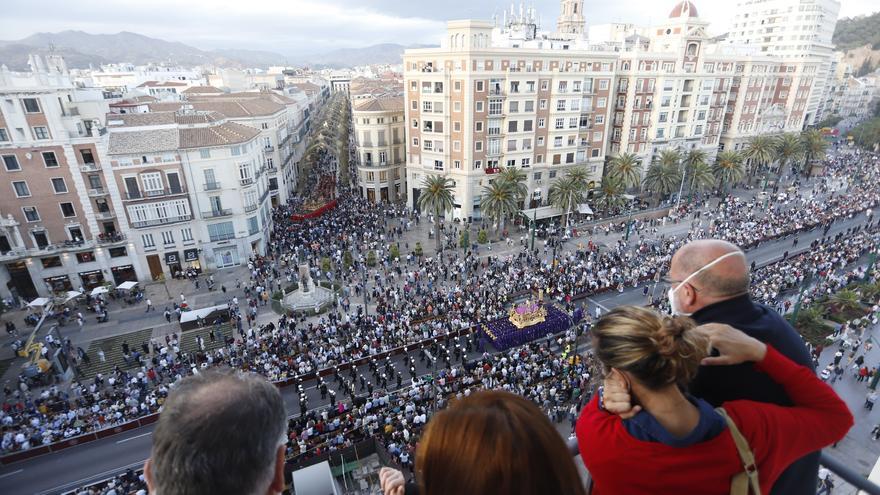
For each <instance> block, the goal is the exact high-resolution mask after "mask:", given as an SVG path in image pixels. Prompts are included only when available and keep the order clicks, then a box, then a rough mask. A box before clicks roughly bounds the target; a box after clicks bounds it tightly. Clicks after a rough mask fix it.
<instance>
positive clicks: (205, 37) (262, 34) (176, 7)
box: [0, 0, 872, 56]
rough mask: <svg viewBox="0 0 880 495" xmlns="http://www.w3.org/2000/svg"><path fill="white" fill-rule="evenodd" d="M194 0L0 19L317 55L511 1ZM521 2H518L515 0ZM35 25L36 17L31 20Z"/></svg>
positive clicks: (713, 9) (713, 25)
mask: <svg viewBox="0 0 880 495" xmlns="http://www.w3.org/2000/svg"><path fill="white" fill-rule="evenodd" d="M219 3H220V6H219V7H218V2H206V1H202V0H194V1H191V2H186V3H184V4H180V3H176V2H171V1H170V0H159V1H157V2H153V3H150V4H149V5H147V4H142V3H139V2H129V1H127V0H125V1H120V2H114V3H113V5H112V8H109V6H108V3H107V2H106V1H101V0H88V1H84V2H77V3H75V4H74V3H68V2H59V1H57V0H49V1H48V2H47V3H41V4H40V5H39V7H38V6H37V5H35V4H33V3H31V2H24V1H22V0H13V1H11V2H9V3H8V4H7V5H5V6H4V16H3V19H0V29H2V31H3V32H4V38H5V41H11V40H17V39H22V38H25V37H27V36H30V35H32V34H35V33H39V32H58V31H62V30H81V31H86V32H88V33H93V34H111V33H117V32H120V31H131V32H135V33H138V34H143V35H146V36H151V37H156V38H161V39H164V40H167V41H178V42H182V43H186V44H190V45H192V46H195V47H197V48H200V49H221V48H222V49H230V48H244V49H254V50H267V51H274V52H277V53H279V54H281V55H285V56H306V55H315V54H318V53H320V52H322V51H327V50H332V49H337V48H357V47H364V46H370V45H374V44H379V43H399V44H402V45H413V44H436V43H438V41H439V39H440V37H441V36H442V35H443V33H444V31H445V28H446V21H448V20H453V19H465V18H471V19H481V20H491V19H492V17H493V15H497V16H498V19H499V20H500V19H501V18H502V16H503V11H504V10H505V8H507V9H509V8H510V3H509V2H497V3H494V2H485V3H481V5H479V6H475V5H474V4H473V3H472V2H464V1H461V0H453V1H451V2H444V3H443V4H442V5H440V4H438V5H436V6H435V5H433V4H431V3H428V2H391V1H388V0H374V1H371V2H369V4H368V5H363V4H362V3H358V2H354V1H353V0H333V1H331V2H320V3H319V2H314V1H311V0H296V1H294V2H277V1H274V0H264V1H259V2H252V3H247V4H242V3H236V2H228V1H222V2H219ZM673 4H674V2H669V4H668V5H666V4H662V3H657V2H650V1H648V0H630V1H628V2H626V4H625V7H621V6H620V5H619V4H617V3H615V4H599V5H591V4H588V5H586V14H585V17H586V22H587V25H595V24H602V23H608V22H627V23H634V24H636V25H652V24H655V23H657V22H662V21H663V20H664V19H665V18H666V16H667V14H668V9H670V8H672V5H673ZM524 5H525V6H527V7H529V6H533V7H534V8H535V9H536V11H537V14H538V16H539V19H540V21H541V28H542V29H546V30H553V29H554V27H555V21H556V17H557V15H558V14H559V6H558V2H557V1H555V0H539V1H535V2H531V3H525V4H524ZM697 6H698V7H699V9H700V14H701V18H702V19H703V20H706V21H708V22H709V23H710V24H709V29H710V31H711V32H712V33H713V34H721V33H723V32H725V31H727V29H728V28H729V21H730V19H729V17H728V16H726V15H725V9H726V7H725V5H723V4H720V3H717V2H708V1H704V2H699V3H698V5H697ZM518 8H519V4H517V9H518ZM871 12H872V3H871V2H869V1H867V0H845V1H842V2H841V11H840V18H844V17H852V16H856V15H863V14H870V13H871ZM37 26H38V27H37Z"/></svg>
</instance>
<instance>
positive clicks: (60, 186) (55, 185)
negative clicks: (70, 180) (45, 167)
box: [52, 177, 67, 194]
mask: <svg viewBox="0 0 880 495" xmlns="http://www.w3.org/2000/svg"><path fill="white" fill-rule="evenodd" d="M52 189H54V190H55V194H63V193H66V192H67V184H65V183H64V179H63V178H61V177H53V178H52Z"/></svg>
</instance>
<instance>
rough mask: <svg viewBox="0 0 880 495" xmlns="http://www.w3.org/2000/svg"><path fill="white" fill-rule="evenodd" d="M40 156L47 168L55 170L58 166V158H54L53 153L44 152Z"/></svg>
mask: <svg viewBox="0 0 880 495" xmlns="http://www.w3.org/2000/svg"><path fill="white" fill-rule="evenodd" d="M41 154H42V156H43V163H44V164H45V165H46V167H47V168H55V167H57V166H58V157H56V156H55V152H54V151H44V152H42V153H41Z"/></svg>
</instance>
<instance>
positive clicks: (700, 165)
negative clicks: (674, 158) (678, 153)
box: [681, 148, 711, 193]
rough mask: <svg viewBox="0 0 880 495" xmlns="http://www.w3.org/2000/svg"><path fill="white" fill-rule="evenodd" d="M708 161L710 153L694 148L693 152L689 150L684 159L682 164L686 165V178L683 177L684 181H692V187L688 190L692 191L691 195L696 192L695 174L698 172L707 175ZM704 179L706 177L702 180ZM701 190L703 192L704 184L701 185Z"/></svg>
mask: <svg viewBox="0 0 880 495" xmlns="http://www.w3.org/2000/svg"><path fill="white" fill-rule="evenodd" d="M708 159H709V155H708V153H706V152H705V151H703V150H701V149H699V148H694V149H692V150H689V151H688V152H687V153H685V154H684V156H683V157H682V159H681V161H682V163H684V176H683V177H682V180H687V179H690V187H689V188H688V189H689V190H690V192H691V193H693V192H694V185H695V182H694V173H695V172H698V171H699V172H701V173H705V171H706V170H707V168H708V167H707V164H706V162H707V160H708ZM710 175H711V172H710ZM704 178H705V177H703V178H701V180H703V179H704ZM701 190H702V184H701Z"/></svg>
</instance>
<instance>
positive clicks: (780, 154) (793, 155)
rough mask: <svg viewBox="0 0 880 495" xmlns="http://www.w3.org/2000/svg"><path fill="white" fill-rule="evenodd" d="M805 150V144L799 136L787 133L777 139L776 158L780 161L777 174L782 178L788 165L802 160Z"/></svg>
mask: <svg viewBox="0 0 880 495" xmlns="http://www.w3.org/2000/svg"><path fill="white" fill-rule="evenodd" d="M803 150H804V149H803V144H802V143H801V140H800V137H799V136H798V135H797V134H792V133H790V132H787V133H785V134H783V135H781V136H779V137H778V138H777V139H776V158H777V159H779V170H777V173H778V174H779V176H780V177H781V176H782V172H784V171H785V166H786V165H788V164H790V163H791V164H793V163H794V162H797V161H798V160H800V158H801V156H803V152H804V151H803Z"/></svg>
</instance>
